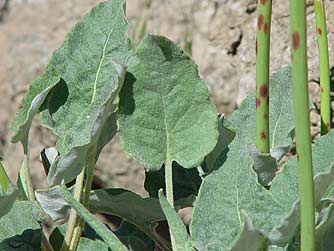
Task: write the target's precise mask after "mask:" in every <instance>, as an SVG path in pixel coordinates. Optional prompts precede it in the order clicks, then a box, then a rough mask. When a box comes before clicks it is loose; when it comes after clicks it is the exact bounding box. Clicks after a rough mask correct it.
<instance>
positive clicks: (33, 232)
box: [0, 201, 42, 251]
mask: <svg viewBox="0 0 334 251" xmlns="http://www.w3.org/2000/svg"><path fill="white" fill-rule="evenodd" d="M39 214H40V210H39V208H38V205H37V204H36V203H32V202H28V201H16V202H15V203H14V205H13V208H12V210H11V211H10V212H9V213H8V214H6V215H5V216H3V217H2V218H1V219H0V250H6V251H38V250H41V236H42V229H41V226H40V224H39V222H40V221H41V220H42V218H41V216H40V215H39Z"/></svg>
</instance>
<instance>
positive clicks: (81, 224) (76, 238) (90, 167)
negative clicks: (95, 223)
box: [70, 158, 95, 250]
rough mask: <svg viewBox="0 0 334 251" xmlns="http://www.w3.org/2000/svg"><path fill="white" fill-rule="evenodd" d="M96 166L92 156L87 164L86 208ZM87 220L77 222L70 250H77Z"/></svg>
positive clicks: (84, 203) (84, 200)
mask: <svg viewBox="0 0 334 251" xmlns="http://www.w3.org/2000/svg"><path fill="white" fill-rule="evenodd" d="M94 167H95V158H90V162H89V163H88V165H87V169H86V181H85V186H84V198H83V202H82V204H83V206H84V207H85V208H88V206H89V195H90V192H91V189H92V183H93V174H94ZM84 225H85V222H84V220H83V219H81V218H79V219H78V222H77V226H76V227H75V229H74V231H73V237H72V240H71V243H70V250H76V249H77V246H78V244H79V241H80V237H81V234H82V231H83V229H84Z"/></svg>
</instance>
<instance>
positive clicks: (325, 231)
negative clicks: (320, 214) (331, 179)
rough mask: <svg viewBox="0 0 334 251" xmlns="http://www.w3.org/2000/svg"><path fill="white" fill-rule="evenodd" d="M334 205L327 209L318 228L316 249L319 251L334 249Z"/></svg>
mask: <svg viewBox="0 0 334 251" xmlns="http://www.w3.org/2000/svg"><path fill="white" fill-rule="evenodd" d="M333 234H334V205H333V204H331V205H330V206H329V207H328V208H326V209H325V215H324V218H323V220H322V221H321V223H320V224H319V225H318V226H317V228H316V249H317V251H329V250H332V249H333V245H334V240H333Z"/></svg>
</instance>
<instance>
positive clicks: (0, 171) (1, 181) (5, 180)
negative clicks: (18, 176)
mask: <svg viewBox="0 0 334 251" xmlns="http://www.w3.org/2000/svg"><path fill="white" fill-rule="evenodd" d="M9 184H10V179H9V177H8V175H7V172H6V170H5V168H4V166H3V165H2V163H1V161H0V190H1V191H3V192H7V188H8V186H9Z"/></svg>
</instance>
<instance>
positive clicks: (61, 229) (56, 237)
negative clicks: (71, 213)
mask: <svg viewBox="0 0 334 251" xmlns="http://www.w3.org/2000/svg"><path fill="white" fill-rule="evenodd" d="M66 228H67V223H65V224H62V225H59V226H56V227H55V228H54V229H53V231H52V233H51V234H50V237H49V242H50V244H51V246H52V248H53V249H54V250H61V247H62V245H63V241H64V236H65V234H66Z"/></svg>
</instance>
